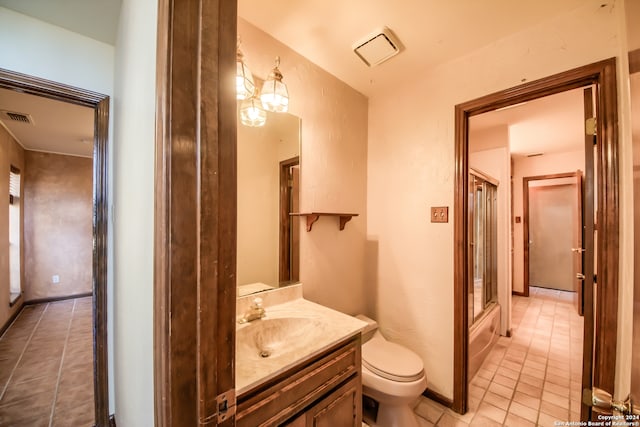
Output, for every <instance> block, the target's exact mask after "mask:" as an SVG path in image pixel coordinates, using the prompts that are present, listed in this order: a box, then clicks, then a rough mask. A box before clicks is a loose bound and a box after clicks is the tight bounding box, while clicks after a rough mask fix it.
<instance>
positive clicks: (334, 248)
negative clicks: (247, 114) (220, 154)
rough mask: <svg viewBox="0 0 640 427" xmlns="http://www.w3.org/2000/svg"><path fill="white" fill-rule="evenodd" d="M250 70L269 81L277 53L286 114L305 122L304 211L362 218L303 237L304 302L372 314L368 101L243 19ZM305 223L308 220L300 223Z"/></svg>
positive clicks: (317, 227)
mask: <svg viewBox="0 0 640 427" xmlns="http://www.w3.org/2000/svg"><path fill="white" fill-rule="evenodd" d="M238 35H239V36H240V38H241V39H242V51H243V52H244V55H245V60H246V62H247V65H248V66H249V68H250V69H251V71H252V72H253V74H254V75H256V76H258V77H260V78H263V79H264V78H265V77H266V76H267V75H268V73H269V72H270V71H271V69H272V68H273V64H274V59H275V57H276V55H279V56H280V58H281V63H280V71H282V74H283V75H284V82H285V83H286V84H287V86H288V88H289V97H290V104H289V112H291V113H292V114H294V115H296V116H298V117H300V118H301V119H302V124H301V126H302V130H301V154H300V155H301V164H300V168H301V194H300V203H301V209H300V210H301V211H305V212H310V211H324V212H348V213H358V214H360V216H358V217H355V218H353V219H352V220H351V221H350V222H349V223H348V224H347V226H346V227H345V229H344V230H343V231H339V230H338V225H337V224H338V223H337V219H335V218H321V219H320V220H319V221H318V222H317V223H315V224H314V225H313V230H312V231H311V232H306V231H304V230H305V229H304V228H302V231H301V236H300V281H301V282H302V283H303V286H304V295H305V298H308V299H310V300H312V301H315V302H318V303H320V304H324V305H326V306H328V307H331V308H334V309H337V310H341V311H343V312H345V313H349V314H357V313H367V314H372V313H371V308H370V305H369V304H368V300H367V295H368V294H370V289H371V286H372V284H370V283H365V276H364V272H365V230H366V224H367V214H366V208H367V205H366V197H367V99H366V97H364V96H363V95H362V94H360V93H359V92H357V91H355V90H354V89H352V88H351V87H349V86H347V85H346V84H345V83H343V82H341V81H340V80H338V79H336V78H335V77H333V76H332V75H330V74H329V73H327V72H326V71H324V70H322V69H321V68H319V67H318V66H316V65H314V64H313V63H311V62H310V61H308V60H307V59H305V58H304V57H302V56H300V55H299V54H297V53H296V52H294V51H293V50H291V49H290V48H288V47H287V46H285V45H283V44H281V43H280V42H278V41H277V40H275V39H273V38H272V37H271V36H269V35H267V34H265V33H264V32H262V31H261V30H259V29H257V28H256V27H254V26H253V25H251V24H249V23H248V22H246V21H244V20H243V19H239V20H238ZM301 221H304V219H301Z"/></svg>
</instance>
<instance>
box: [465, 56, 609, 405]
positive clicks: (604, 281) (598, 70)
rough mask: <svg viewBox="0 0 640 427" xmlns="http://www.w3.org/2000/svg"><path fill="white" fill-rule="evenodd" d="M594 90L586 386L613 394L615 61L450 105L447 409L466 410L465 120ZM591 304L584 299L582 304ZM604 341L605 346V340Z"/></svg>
mask: <svg viewBox="0 0 640 427" xmlns="http://www.w3.org/2000/svg"><path fill="white" fill-rule="evenodd" d="M593 84H595V85H597V86H598V93H597V107H598V115H599V117H600V118H601V120H598V123H597V127H598V129H597V133H598V135H599V138H598V154H597V156H598V165H599V168H598V171H597V188H598V191H597V194H598V200H597V206H598V213H597V223H598V250H597V254H596V257H597V260H598V266H599V269H598V283H599V289H601V290H602V292H599V293H598V301H597V302H598V304H597V309H596V312H595V313H594V316H595V317H596V319H597V320H596V322H597V324H598V325H599V327H600V328H602V330H606V331H607V334H606V335H607V337H606V339H605V337H604V334H597V336H596V339H595V343H594V347H592V349H593V350H592V351H593V352H594V371H595V376H594V378H593V384H585V383H584V382H583V386H587V387H591V386H592V385H595V386H598V387H601V388H604V389H606V390H612V391H613V385H614V376H615V361H616V342H617V311H618V310H617V305H618V304H617V303H618V258H619V224H618V221H619V219H618V218H619V201H618V199H619V177H618V163H619V161H618V106H617V86H616V59H615V58H610V59H607V60H604V61H600V62H596V63H593V64H589V65H585V66H583V67H579V68H576V69H573V70H569V71H565V72H562V73H559V74H556V75H553V76H550V77H546V78H542V79H540V80H536V81H533V82H529V83H525V84H523V85H520V86H517V87H514V88H510V89H506V90H503V91H500V92H496V93H494V94H491V95H487V96H484V97H481V98H478V99H475V100H472V101H469V102H465V103H463V104H459V105H456V107H455V194H454V331H455V332H454V334H455V336H454V378H453V380H454V382H453V409H454V410H456V411H457V412H460V413H465V412H466V411H467V394H468V378H467V359H468V314H467V303H468V301H467V300H468V296H467V292H466V285H467V284H466V278H467V274H468V273H467V268H468V266H467V252H468V249H467V240H466V239H467V224H466V212H467V209H468V206H467V198H466V194H467V182H466V181H467V174H468V170H469V151H468V138H469V117H471V116H474V115H478V114H482V113H486V112H488V111H493V110H496V109H498V108H502V107H506V106H509V105H514V104H518V103H521V102H526V101H531V100H533V99H537V98H541V97H543V96H547V95H552V94H556V93H560V92H564V91H567V90H571V89H576V88H579V87H585V86H590V85H593ZM590 303H591V304H592V303H593V301H587V300H585V306H586V305H587V304H590ZM584 330H585V348H588V347H587V345H588V342H589V341H591V340H592V337H587V335H588V334H587V331H593V324H590V325H587V324H585V326H584ZM605 341H606V342H605Z"/></svg>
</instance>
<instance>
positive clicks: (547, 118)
mask: <svg viewBox="0 0 640 427" xmlns="http://www.w3.org/2000/svg"><path fill="white" fill-rule="evenodd" d="M583 97H584V95H583V89H582V88H578V89H574V90H570V91H567V92H562V93H558V94H555V95H551V96H546V97H544V98H539V99H536V100H533V101H529V102H527V103H525V104H518V105H516V106H513V107H512V108H509V107H507V108H506V109H502V110H496V111H490V112H488V113H484V114H480V115H478V116H473V117H471V119H470V120H469V128H470V131H469V132H470V143H473V137H474V135H477V133H478V132H482V131H491V130H492V129H496V128H503V129H508V132H509V151H510V152H511V154H512V155H513V156H526V155H528V154H534V153H544V154H551V153H562V152H570V151H578V150H582V149H584V124H583V123H584V109H583V104H584V101H583ZM471 148H472V149H473V147H471ZM477 148H482V149H488V148H494V147H489V146H486V147H477Z"/></svg>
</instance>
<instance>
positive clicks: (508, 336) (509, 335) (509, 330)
mask: <svg viewBox="0 0 640 427" xmlns="http://www.w3.org/2000/svg"><path fill="white" fill-rule="evenodd" d="M506 337H507V338H511V329H507V334H506Z"/></svg>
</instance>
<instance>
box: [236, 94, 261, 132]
mask: <svg viewBox="0 0 640 427" xmlns="http://www.w3.org/2000/svg"><path fill="white" fill-rule="evenodd" d="M240 122H241V123H242V124H243V125H245V126H252V127H259V126H264V124H265V123H266V122H267V112H266V111H265V110H264V109H263V108H262V105H261V103H260V100H259V99H258V98H257V97H255V96H253V97H251V98H248V99H245V100H244V101H242V104H241V105H240Z"/></svg>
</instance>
